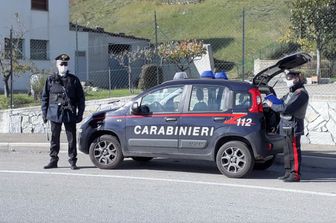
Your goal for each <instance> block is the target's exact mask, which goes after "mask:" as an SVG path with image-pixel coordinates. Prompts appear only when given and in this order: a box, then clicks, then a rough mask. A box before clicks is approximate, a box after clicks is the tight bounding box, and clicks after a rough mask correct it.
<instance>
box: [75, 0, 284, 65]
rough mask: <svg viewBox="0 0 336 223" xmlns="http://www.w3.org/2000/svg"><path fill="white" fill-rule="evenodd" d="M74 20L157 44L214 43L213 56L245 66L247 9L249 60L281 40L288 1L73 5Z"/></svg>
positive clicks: (102, 0)
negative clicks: (156, 31) (243, 45)
mask: <svg viewBox="0 0 336 223" xmlns="http://www.w3.org/2000/svg"><path fill="white" fill-rule="evenodd" d="M73 2H74V3H73V4H72V7H71V19H72V21H76V20H77V21H78V22H79V23H80V24H82V25H87V26H91V27H95V26H101V27H104V28H105V30H107V31H110V32H115V33H118V32H124V33H126V34H131V35H135V36H140V37H146V38H149V39H152V40H154V28H153V27H154V25H153V24H154V22H153V20H154V19H153V18H154V11H156V13H157V21H158V25H159V35H158V37H159V41H169V40H177V39H188V38H198V39H203V40H204V41H205V42H208V43H211V44H212V47H213V49H214V53H215V57H216V58H218V59H222V60H228V61H234V62H236V63H240V61H241V52H242V49H241V42H242V33H241V30H242V9H243V8H245V10H246V14H245V15H246V52H247V61H248V63H249V64H250V67H249V68H251V61H252V60H253V59H254V58H255V57H257V56H259V52H260V51H262V49H264V48H265V47H267V46H268V45H270V44H272V43H274V42H276V41H277V39H278V38H279V37H280V36H281V35H282V32H283V31H284V29H285V28H286V26H287V24H288V22H287V21H288V6H287V3H286V2H288V1H287V0H253V1H249V0H205V1H204V2H203V3H201V4H192V5H163V4H160V1H156V0H133V1H132V0H90V1H88V0H73Z"/></svg>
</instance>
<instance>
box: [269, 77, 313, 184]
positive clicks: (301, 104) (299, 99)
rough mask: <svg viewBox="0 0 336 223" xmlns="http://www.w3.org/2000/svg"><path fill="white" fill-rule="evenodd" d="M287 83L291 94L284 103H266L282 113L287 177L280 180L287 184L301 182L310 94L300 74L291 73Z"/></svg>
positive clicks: (281, 120) (281, 123) (281, 126)
mask: <svg viewBox="0 0 336 223" xmlns="http://www.w3.org/2000/svg"><path fill="white" fill-rule="evenodd" d="M285 82H286V84H287V87H289V93H288V94H286V95H285V96H284V97H283V98H282V100H283V103H277V104H275V103H272V102H271V101H269V100H268V101H266V103H267V104H268V106H269V107H271V109H272V110H273V111H276V112H280V129H279V130H280V134H281V135H283V136H285V138H286V143H285V145H284V167H285V175H284V176H282V177H279V179H281V180H283V181H285V182H299V181H300V179H301V172H300V168H301V143H300V140H301V135H303V134H304V117H305V115H306V110H307V106H308V100H309V96H308V92H307V91H306V89H305V88H304V86H303V83H304V81H303V77H302V75H301V73H300V72H297V71H289V72H288V73H287V74H286V79H285Z"/></svg>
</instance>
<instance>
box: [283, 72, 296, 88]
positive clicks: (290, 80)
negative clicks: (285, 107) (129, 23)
mask: <svg viewBox="0 0 336 223" xmlns="http://www.w3.org/2000/svg"><path fill="white" fill-rule="evenodd" d="M284 81H285V82H286V85H287V87H288V88H291V87H293V86H294V85H295V77H294V76H292V75H288V76H286V78H285V79H284Z"/></svg>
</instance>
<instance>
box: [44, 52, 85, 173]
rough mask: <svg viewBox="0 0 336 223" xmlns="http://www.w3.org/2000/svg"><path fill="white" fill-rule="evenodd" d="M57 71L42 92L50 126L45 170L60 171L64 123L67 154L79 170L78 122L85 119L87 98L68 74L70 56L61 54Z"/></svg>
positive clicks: (72, 164) (74, 77)
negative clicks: (61, 134) (60, 151)
mask: <svg viewBox="0 0 336 223" xmlns="http://www.w3.org/2000/svg"><path fill="white" fill-rule="evenodd" d="M55 60H56V67H57V70H58V72H57V73H54V74H53V75H50V76H49V77H48V79H47V80H46V83H45V86H44V89H43V93H42V118H43V122H44V123H47V121H48V120H50V124H51V141H50V157H51V159H50V162H49V164H48V165H46V166H44V168H45V169H50V168H57V162H58V153H59V150H60V133H61V128H62V123H64V127H65V132H66V136H67V139H68V155H69V163H70V167H71V169H73V170H74V169H78V167H77V166H76V162H77V148H76V123H79V122H81V121H82V119H83V113H84V108H85V98H84V92H83V88H82V85H81V83H80V80H79V79H78V77H76V76H75V75H73V74H70V73H69V71H68V61H69V60H70V57H69V56H68V55H66V54H61V55H59V56H57V57H56V58H55Z"/></svg>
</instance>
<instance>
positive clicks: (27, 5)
mask: <svg viewBox="0 0 336 223" xmlns="http://www.w3.org/2000/svg"><path fill="white" fill-rule="evenodd" d="M0 4H1V8H0V15H1V20H0V45H2V46H3V47H2V50H8V49H6V47H5V45H6V44H5V43H6V41H8V39H9V34H10V29H11V27H12V28H13V30H14V41H17V42H18V43H19V44H18V45H19V48H20V51H21V52H22V55H21V57H22V61H23V62H24V61H30V62H32V63H33V64H34V65H35V66H36V67H37V68H38V69H39V70H42V69H44V70H45V71H48V72H52V69H53V70H54V69H55V68H54V67H55V66H54V64H53V62H54V58H55V57H56V56H57V55H59V54H61V53H67V54H68V55H69V56H70V58H71V61H70V64H69V70H70V71H71V72H75V73H76V74H77V75H78V77H79V78H80V79H81V80H83V81H84V80H93V81H94V82H95V83H97V84H99V83H101V84H105V85H104V86H106V80H108V72H109V69H110V65H111V63H110V61H111V60H110V57H109V53H111V50H113V49H116V47H123V48H125V47H126V48H127V49H130V50H136V49H139V48H142V47H146V46H148V45H149V40H147V39H142V38H136V37H133V36H127V35H124V34H114V33H109V32H105V31H104V30H103V29H101V28H97V29H90V28H87V27H83V26H76V25H74V24H71V23H70V21H69V0H57V1H55V0H54V1H52V0H11V1H8V0H0ZM76 28H77V29H76ZM17 33H22V37H20V38H18V37H17V35H16V34H17ZM7 62H8V61H7ZM98 73H100V74H98ZM30 76H31V73H27V74H24V75H20V76H19V77H15V78H14V88H13V89H14V90H19V91H26V90H28V89H30V84H29V83H30V82H29V79H30ZM100 79H103V80H100ZM0 90H3V85H0Z"/></svg>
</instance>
